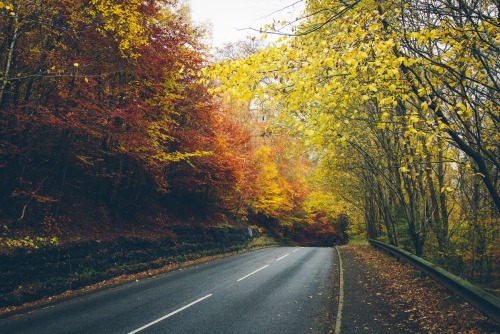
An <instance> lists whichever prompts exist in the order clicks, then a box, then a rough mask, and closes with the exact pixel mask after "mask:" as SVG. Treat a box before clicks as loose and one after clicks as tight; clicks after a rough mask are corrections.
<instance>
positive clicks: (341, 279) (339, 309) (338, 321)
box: [334, 246, 344, 334]
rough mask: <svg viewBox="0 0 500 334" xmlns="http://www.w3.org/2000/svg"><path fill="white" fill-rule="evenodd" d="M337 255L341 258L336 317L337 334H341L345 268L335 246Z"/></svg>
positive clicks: (335, 331) (340, 258) (335, 330)
mask: <svg viewBox="0 0 500 334" xmlns="http://www.w3.org/2000/svg"><path fill="white" fill-rule="evenodd" d="M335 250H336V251H337V255H338V257H339V303H338V307H337V316H336V317H335V329H334V333H335V334H340V331H341V326H342V308H343V306H344V267H343V265H342V257H341V256H340V251H339V249H338V247H337V246H335Z"/></svg>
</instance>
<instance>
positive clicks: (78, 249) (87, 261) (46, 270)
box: [0, 226, 258, 309]
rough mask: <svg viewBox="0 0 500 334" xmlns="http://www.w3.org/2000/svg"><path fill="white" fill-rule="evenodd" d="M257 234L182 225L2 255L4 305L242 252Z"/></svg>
mask: <svg viewBox="0 0 500 334" xmlns="http://www.w3.org/2000/svg"><path fill="white" fill-rule="evenodd" d="M256 236H258V230H257V229H248V228H229V227H225V228H214V227H212V228H207V227H193V226H186V227H182V226H181V227H176V228H174V229H172V233H171V235H169V236H163V237H159V238H157V239H142V238H130V237H129V238H125V237H120V238H117V239H113V240H106V241H84V242H77V243H71V244H66V245H62V246H50V247H44V248H40V249H29V250H28V249H19V250H17V251H16V252H12V253H10V254H0V273H1V279H0V308H4V309H5V308H6V307H7V308H8V307H9V306H16V305H20V304H23V303H26V302H30V301H34V300H38V299H41V298H44V297H48V296H52V295H57V294H60V293H65V292H67V291H74V290H76V289H79V288H82V287H84V286H88V285H91V284H95V283H98V282H102V281H104V280H109V279H112V278H114V277H118V276H123V275H131V274H135V273H139V272H147V271H151V272H150V274H151V273H152V272H154V270H156V269H160V268H168V267H169V266H172V265H174V264H178V263H185V262H186V261H191V260H195V259H199V258H203V257H210V256H214V255H216V254H224V253H228V252H236V251H240V250H242V249H244V248H246V247H247V246H248V243H249V241H251V239H252V238H254V237H256ZM125 279H126V278H125Z"/></svg>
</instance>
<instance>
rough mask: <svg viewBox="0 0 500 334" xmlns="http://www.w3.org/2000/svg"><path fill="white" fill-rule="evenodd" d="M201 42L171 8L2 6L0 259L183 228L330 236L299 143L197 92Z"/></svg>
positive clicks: (251, 114) (324, 204) (129, 0)
mask: <svg viewBox="0 0 500 334" xmlns="http://www.w3.org/2000/svg"><path fill="white" fill-rule="evenodd" d="M204 34H205V31H204V30H203V29H202V28H200V27H196V26H195V25H193V24H192V22H191V19H190V8H189V6H188V5H186V4H185V3H183V2H181V3H178V2H177V1H160V0H158V1H156V0H150V1H139V0H118V1H117V0H107V1H88V0H82V1H74V0H71V1H59V0H58V1H55V0H49V1H47V0H43V1H42V0H41V1H17V0H14V1H1V2H0V44H1V49H0V50H1V53H0V66H1V70H0V71H1V72H0V75H1V77H2V82H1V91H0V203H1V205H0V222H1V224H0V228H1V230H2V237H1V239H0V241H1V242H0V244H1V249H2V251H9V250H12V249H16V248H19V247H21V248H26V247H28V248H30V247H32V248H33V247H34V248H38V247H42V246H44V245H51V244H63V243H68V242H73V241H78V240H87V239H91V240H106V239H112V238H115V237H117V236H128V235H134V236H142V237H146V238H155V237H159V236H160V235H162V234H165V233H167V232H168V231H170V230H171V227H172V226H175V225H193V224H194V225H200V224H201V225H207V226H226V225H231V226H248V225H257V226H259V227H261V228H265V229H266V230H267V231H269V232H270V233H272V234H274V235H275V236H277V237H280V238H286V239H289V240H296V241H300V242H302V243H305V244H310V243H319V244H325V243H326V244H332V243H333V242H334V240H335V238H339V237H341V236H340V234H339V233H337V231H339V229H338V228H335V227H334V226H340V222H341V221H346V222H348V219H349V218H348V217H347V216H346V215H345V214H344V213H343V212H335V211H333V210H330V208H329V203H330V200H331V198H330V197H331V196H330V195H328V194H329V192H323V191H322V187H323V186H322V185H321V183H320V182H319V181H316V180H315V176H314V173H315V171H314V169H315V167H314V164H313V162H312V161H310V160H309V159H308V157H307V155H306V153H305V151H304V150H302V149H301V148H300V145H301V144H300V142H299V141H296V140H292V138H290V137H289V135H287V133H286V131H269V130H268V125H269V124H268V123H266V122H265V119H264V121H263V119H262V114H261V113H260V112H259V111H258V110H254V109H252V108H250V105H249V104H248V103H243V102H241V103H226V102H224V100H223V99H222V98H221V97H220V96H219V97H218V96H213V95H211V94H209V93H208V92H207V87H206V86H205V85H202V84H200V83H199V75H198V73H199V71H200V69H201V68H202V67H204V66H206V65H207V64H209V63H210V62H209V59H211V58H212V56H211V55H210V53H209V49H208V47H207V46H205V45H204V44H203V43H202V40H203V38H204ZM254 44H256V43H254ZM250 47H253V46H252V45H251V43H250V44H248V45H245V44H244V43H243V44H242V45H241V46H240V47H235V48H236V49H237V50H238V52H240V53H242V54H243V53H245V52H246V53H248V52H249V51H248V50H249V49H248V48H250ZM229 48H232V47H231V46H228V49H229ZM221 54H222V53H221ZM325 194H326V195H325ZM311 195H313V196H312V197H310V196H311ZM329 196H330V197H329ZM342 224H344V225H345V223H342ZM299 239H300V240H299Z"/></svg>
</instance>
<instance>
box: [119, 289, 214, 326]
mask: <svg viewBox="0 0 500 334" xmlns="http://www.w3.org/2000/svg"><path fill="white" fill-rule="evenodd" d="M210 296H212V294H209V295H206V296H205V297H202V298H200V299H198V300H195V301H194V302H192V303H189V304H187V305H186V306H183V307H181V308H180V309H177V310H175V311H173V312H170V313H169V314H167V315H166V316H163V317H161V318H159V319H156V320H155V321H152V322H150V323H149V324H147V325H144V326H142V327H141V328H137V329H136V330H133V331H132V332H130V333H128V334H135V333H138V332H140V331H142V330H143V329H146V328H148V327H150V326H153V325H154V324H157V323H159V322H160V321H163V320H165V319H167V318H170V317H171V316H173V315H174V314H177V313H179V312H181V311H184V310H185V309H187V308H188V307H191V306H193V305H194V304H196V303H199V302H201V301H202V300H204V299H207V298H208V297H210Z"/></svg>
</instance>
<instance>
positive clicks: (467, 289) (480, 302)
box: [369, 239, 500, 323]
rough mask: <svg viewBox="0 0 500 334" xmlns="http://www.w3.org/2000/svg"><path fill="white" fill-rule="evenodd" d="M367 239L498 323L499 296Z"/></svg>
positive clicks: (499, 320)
mask: <svg viewBox="0 0 500 334" xmlns="http://www.w3.org/2000/svg"><path fill="white" fill-rule="evenodd" d="M369 241H370V243H371V244H372V245H373V246H375V247H377V248H380V249H382V250H384V251H386V252H389V253H391V254H393V255H395V256H397V257H399V258H401V259H403V260H404V261H406V262H408V263H410V264H411V265H413V266H414V267H415V268H417V269H419V270H420V271H421V272H423V273H424V274H426V275H428V276H430V277H432V278H433V279H435V280H436V281H438V282H439V283H441V284H443V285H444V286H445V287H446V288H447V289H448V290H450V291H451V292H453V293H455V294H456V295H458V296H460V297H462V298H463V299H464V300H465V301H467V302H468V303H469V304H471V305H472V306H474V307H475V308H477V309H478V310H479V311H481V312H482V313H483V314H484V315H486V316H488V317H489V318H491V319H493V320H495V321H496V322H498V323H500V298H497V297H495V296H493V295H492V294H490V293H488V292H486V291H484V290H483V289H481V288H479V287H477V286H475V285H473V284H471V283H469V282H467V281H465V280H463V279H461V278H460V277H457V276H455V275H453V274H451V273H450V272H448V271H446V270H444V269H443V268H441V267H439V266H437V265H435V264H434V263H431V262H429V261H426V260H424V259H422V258H420V257H418V256H416V255H413V254H411V253H409V252H407V251H405V250H402V249H399V248H397V247H394V246H392V245H389V244H386V243H384V242H380V241H377V240H373V239H370V240H369Z"/></svg>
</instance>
